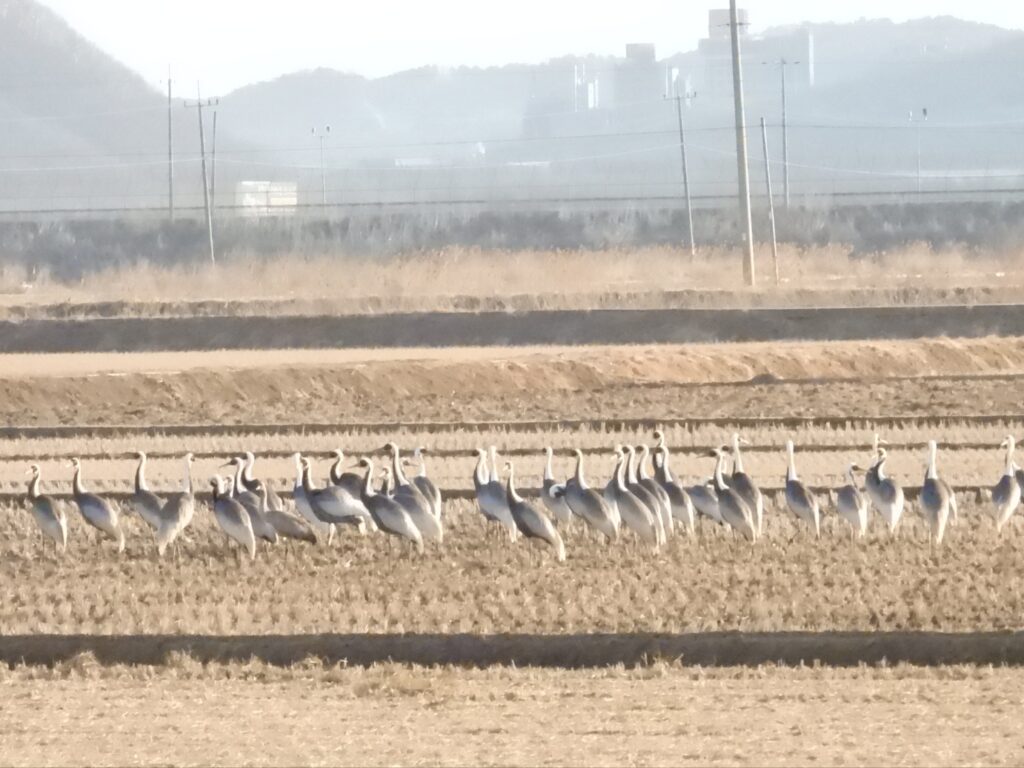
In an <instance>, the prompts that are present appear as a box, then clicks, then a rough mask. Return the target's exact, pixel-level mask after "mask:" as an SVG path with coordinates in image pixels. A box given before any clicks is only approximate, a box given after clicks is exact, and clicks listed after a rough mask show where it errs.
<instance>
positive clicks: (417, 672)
mask: <svg viewBox="0 0 1024 768" xmlns="http://www.w3.org/2000/svg"><path fill="white" fill-rule="evenodd" d="M1022 684H1024V679H1022V673H1021V672H1020V671H1019V670H1015V669H993V668H984V667H983V668H977V667H950V668H939V669H921V668H910V667H892V668H881V669H879V668H871V669H868V668H859V669H858V668H854V669H827V668H822V669H809V668H805V669H785V668H775V667H761V668H753V669H718V670H703V669H687V668H680V667H676V666H674V665H669V664H657V665H653V666H651V667H645V668H641V669H633V670H627V669H622V668H615V667H612V668H606V669H599V670H587V671H564V670H516V669H509V668H492V669H488V670H465V669H458V668H433V669H423V668H409V667H404V666H396V665H384V666H379V667H373V668H369V669H358V668H344V667H339V666H330V667H324V666H323V665H321V664H319V663H310V664H306V665H300V666H297V667H292V668H288V669H278V668H274V667H268V666H266V665H263V664H261V663H259V662H250V663H246V664H235V665H226V666H203V665H201V664H198V663H197V662H195V661H193V660H191V659H189V658H187V657H183V658H179V659H177V660H176V662H175V664H173V665H172V666H170V667H168V668H165V669H153V668H148V667H134V668H129V667H102V666H99V665H98V664H97V663H96V662H95V660H94V659H91V658H90V657H88V656H86V657H80V658H76V659H74V660H72V661H70V662H68V663H65V664H60V665H57V666H56V667H55V668H53V669H46V668H37V667H36V668H33V667H19V668H16V669H13V670H7V669H6V668H4V667H0V686H2V688H3V691H4V699H5V702H4V705H3V706H2V707H0V729H2V731H3V733H4V738H3V739H2V740H0V762H2V763H4V764H5V765H122V764H133V765H171V764H173V765H196V764H206V765H218V766H219V765H243V764H244V765H294V764H303V765H396V764H401V765H414V764H415V765H421V764H426V765H611V764H629V765H652V766H658V765H896V764H928V765H1013V764H1017V763H1019V761H1020V755H1021V751H1022V749H1024V736H1022V735H1021V730H1020V728H1019V723H1018V717H1017V713H1018V712H1019V710H1020V707H1021V704H1022V696H1021V693H1020V691H1021V686H1022ZM98 702H100V703H101V705H100V706H97V703H98Z"/></svg>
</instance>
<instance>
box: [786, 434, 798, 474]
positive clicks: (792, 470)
mask: <svg viewBox="0 0 1024 768" xmlns="http://www.w3.org/2000/svg"><path fill="white" fill-rule="evenodd" d="M786 451H787V452H788V453H789V468H788V469H787V470H786V480H797V479H798V478H797V474H796V456H794V453H793V444H792V443H790V444H789V445H787V446H786Z"/></svg>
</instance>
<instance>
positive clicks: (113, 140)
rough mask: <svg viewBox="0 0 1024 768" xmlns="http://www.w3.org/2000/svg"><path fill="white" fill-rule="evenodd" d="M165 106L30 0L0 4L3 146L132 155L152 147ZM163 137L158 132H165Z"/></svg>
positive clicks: (123, 68)
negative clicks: (126, 153) (112, 152)
mask: <svg viewBox="0 0 1024 768" xmlns="http://www.w3.org/2000/svg"><path fill="white" fill-rule="evenodd" d="M164 106H165V103H164V100H163V99H162V98H161V96H160V94H158V93H157V92H156V90H155V89H154V88H153V87H152V86H150V85H148V84H147V83H146V82H145V81H144V80H143V79H142V78H141V77H140V76H139V75H138V74H136V73H135V72H133V71H132V70H130V69H129V68H128V67H126V66H124V65H122V64H120V63H119V62H117V61H115V60H114V59H113V58H111V57H110V56H108V55H107V54H106V53H104V52H103V51H101V50H99V49H98V48H96V47H95V46H94V45H93V44H92V43H90V42H89V41H87V40H86V39H85V38H83V37H82V36H81V35H79V34H78V33H77V32H75V31H74V30H73V29H71V27H70V26H68V24H67V23H66V22H65V21H64V20H63V19H61V18H60V17H59V16H58V15H57V14H56V13H54V12H53V11H51V10H50V9H49V8H47V7H45V6H43V5H41V4H40V3H38V2H35V0H0V120H4V121H5V123H6V125H5V136H4V142H3V143H4V146H5V148H7V149H10V148H12V147H13V148H18V147H20V148H21V150H23V151H24V150H30V149H31V145H33V144H38V145H40V146H39V149H40V150H42V151H43V152H45V153H52V152H55V151H60V150H61V149H66V150H68V151H81V150H86V149H94V150H98V151H104V150H105V151H117V152H138V151H145V150H146V149H152V148H153V139H154V138H157V137H158V136H159V132H157V126H158V125H159V124H161V123H162V124H164V125H166V115H160V114H156V112H157V111H159V110H160V109H161V108H162V107H164ZM165 132H166V129H165Z"/></svg>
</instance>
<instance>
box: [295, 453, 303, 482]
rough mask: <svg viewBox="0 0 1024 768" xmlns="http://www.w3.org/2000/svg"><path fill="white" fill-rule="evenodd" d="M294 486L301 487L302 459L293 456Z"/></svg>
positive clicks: (296, 455) (297, 455)
mask: <svg viewBox="0 0 1024 768" xmlns="http://www.w3.org/2000/svg"><path fill="white" fill-rule="evenodd" d="M295 486H296V487H297V488H298V487H301V486H302V457H301V456H299V454H295Z"/></svg>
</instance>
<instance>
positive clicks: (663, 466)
mask: <svg viewBox="0 0 1024 768" xmlns="http://www.w3.org/2000/svg"><path fill="white" fill-rule="evenodd" d="M658 453H660V454H661V463H660V464H658V465H657V466H658V472H659V473H660V474H659V478H660V479H661V480H664V481H665V482H669V483H671V482H673V480H675V478H674V477H673V475H672V466H671V464H670V462H671V460H672V459H671V455H670V454H669V451H668V446H667V445H663V446H661V448H659V449H658ZM655 455H656V456H657V455H658V454H655ZM656 463H657V462H656Z"/></svg>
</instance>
